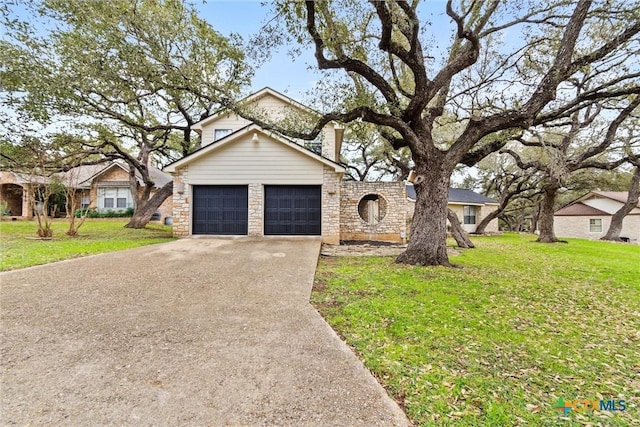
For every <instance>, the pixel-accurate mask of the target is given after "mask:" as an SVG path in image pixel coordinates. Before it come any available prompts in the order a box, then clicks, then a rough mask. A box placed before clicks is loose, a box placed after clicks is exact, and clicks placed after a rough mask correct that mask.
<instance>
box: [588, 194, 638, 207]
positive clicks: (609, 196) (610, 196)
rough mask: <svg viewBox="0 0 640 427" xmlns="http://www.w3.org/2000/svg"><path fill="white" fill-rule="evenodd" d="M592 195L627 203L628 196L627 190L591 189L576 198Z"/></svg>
mask: <svg viewBox="0 0 640 427" xmlns="http://www.w3.org/2000/svg"><path fill="white" fill-rule="evenodd" d="M593 195H596V196H600V197H604V198H606V199H611V200H615V201H616V202H620V203H627V199H628V198H629V192H628V191H592V192H590V193H587V194H585V195H584V196H582V197H581V198H580V199H578V200H585V199H588V198H589V197H590V196H593ZM637 207H638V208H640V201H638V205H637Z"/></svg>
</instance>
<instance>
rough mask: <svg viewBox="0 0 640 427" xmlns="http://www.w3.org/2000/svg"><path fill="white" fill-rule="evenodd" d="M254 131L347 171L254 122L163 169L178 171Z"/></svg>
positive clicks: (339, 169) (323, 162) (341, 171)
mask: <svg viewBox="0 0 640 427" xmlns="http://www.w3.org/2000/svg"><path fill="white" fill-rule="evenodd" d="M251 132H253V133H254V134H258V133H259V134H261V135H264V136H267V137H269V138H271V139H273V140H274V141H276V142H277V143H280V144H283V145H285V146H287V147H290V148H292V149H294V150H296V151H298V152H299V153H301V154H302V155H305V156H308V157H310V158H312V159H313V160H316V161H318V162H320V163H322V164H324V165H327V166H329V167H332V168H333V169H334V170H335V171H336V172H339V173H344V172H345V171H346V169H345V168H344V167H343V166H342V165H340V164H338V163H336V162H334V161H333V160H329V159H327V158H326V157H323V156H321V155H319V154H316V153H314V152H313V151H311V150H309V149H308V148H306V147H303V146H302V145H300V144H298V143H296V142H294V141H291V140H289V139H287V138H284V137H283V136H282V135H280V134H277V133H272V132H267V131H265V130H264V129H262V128H261V127H260V126H258V125H256V124H254V123H252V124H249V125H247V126H245V127H243V128H241V129H238V130H237V131H235V132H233V133H230V134H229V135H227V136H225V137H224V138H220V139H219V140H217V141H214V142H213V143H211V144H208V145H205V146H204V147H202V148H200V149H199V150H196V151H194V152H193V153H191V154H189V155H187V156H185V157H183V158H182V159H180V160H176V161H175V162H172V163H169V164H168V165H167V166H165V167H164V169H163V171H164V172H168V173H173V172H175V171H176V169H177V168H180V167H182V166H185V165H188V164H189V163H191V162H193V161H194V160H197V159H199V158H201V157H204V156H207V155H209V154H210V153H212V152H213V151H217V150H219V149H220V148H222V147H224V146H227V145H230V144H233V142H234V141H237V140H238V139H239V138H240V137H242V136H246V135H247V134H249V133H251Z"/></svg>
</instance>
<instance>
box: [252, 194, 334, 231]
mask: <svg viewBox="0 0 640 427" xmlns="http://www.w3.org/2000/svg"><path fill="white" fill-rule="evenodd" d="M264 193H265V203H264V234H266V235H312V236H319V235H320V234H321V232H322V216H321V210H322V193H321V191H320V186H319V185H267V186H265V188H264Z"/></svg>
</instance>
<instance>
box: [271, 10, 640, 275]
mask: <svg viewBox="0 0 640 427" xmlns="http://www.w3.org/2000/svg"><path fill="white" fill-rule="evenodd" d="M275 8H276V11H277V12H278V16H280V17H282V18H283V19H282V21H281V22H282V26H281V27H280V28H281V30H284V31H282V33H286V35H288V36H289V37H290V39H294V40H297V41H298V42H300V43H302V44H303V45H305V46H309V47H310V48H311V49H313V51H314V54H315V59H316V62H317V66H318V68H319V69H320V70H325V71H326V72H327V73H328V75H329V76H331V77H336V76H337V77H338V78H339V77H340V76H341V75H342V76H343V77H344V79H343V80H342V81H341V83H340V84H341V85H344V84H345V81H346V82H348V81H351V82H352V92H353V97H352V100H351V102H350V105H349V107H348V108H342V109H337V111H333V112H330V113H327V114H325V115H324V116H323V117H322V119H321V120H319V122H318V123H317V125H316V126H315V128H313V129H311V130H309V131H305V132H300V133H299V134H297V135H293V136H296V137H299V138H313V137H315V136H316V135H317V134H318V133H319V132H320V130H321V128H322V126H324V124H326V123H328V122H329V121H332V120H337V121H342V122H350V121H354V120H362V121H364V122H369V123H373V124H375V125H377V126H379V128H380V131H381V133H382V135H383V136H384V137H385V138H386V139H387V140H388V141H389V142H390V144H391V146H392V147H393V149H395V150H399V149H401V148H403V147H408V148H409V149H410V151H411V156H412V160H413V162H414V163H415V172H416V173H417V179H416V181H415V187H416V192H417V201H416V209H415V214H414V218H413V229H412V233H411V240H410V242H409V245H408V247H407V250H406V251H405V252H404V253H403V254H401V255H400V256H399V257H398V258H397V261H398V262H401V263H409V264H421V265H449V259H448V257H447V251H446V245H445V242H446V219H447V192H448V191H447V190H448V187H449V182H450V177H451V174H452V172H453V170H454V168H456V166H457V165H458V164H459V163H464V164H467V165H473V164H475V163H477V162H478V161H479V160H481V159H482V158H484V157H485V156H486V155H488V154H489V153H491V152H495V151H497V150H499V149H500V148H502V147H503V146H504V145H505V144H506V143H507V142H508V141H509V140H511V138H512V137H514V136H516V135H519V134H520V132H521V131H522V130H524V129H527V128H530V127H531V126H535V125H540V124H543V123H546V122H549V121H553V120H557V119H558V118H561V117H569V116H571V114H572V113H573V112H575V111H576V110H579V109H582V108H584V107H585V106H586V105H588V104H590V103H593V102H595V101H596V100H599V99H608V98H614V97H618V96H620V95H623V94H627V93H630V92H634V89H630V86H631V85H633V84H637V80H638V78H639V77H640V72H639V70H638V68H637V54H638V33H639V32H640V16H639V14H640V7H639V5H638V2H637V1H636V2H628V1H604V0H603V1H591V0H579V1H577V2H569V1H564V0H549V1H531V2H527V1H524V2H517V3H516V2H502V1H497V0H494V1H491V0H489V1H473V2H470V1H461V2H455V3H454V2H453V1H451V0H450V1H448V2H447V3H446V5H445V4H443V3H439V2H420V1H417V0H416V1H411V2H409V1H399V0H397V1H373V0H371V1H369V2H363V1H360V0H339V1H338V0H336V1H329V0H319V1H306V2H301V1H297V2H291V1H284V0H283V1H279V2H276V6H275ZM429 13H433V14H434V15H433V16H435V19H445V20H447V22H448V23H449V28H451V29H452V30H453V31H452V37H451V39H450V41H449V44H448V46H446V47H445V46H440V45H438V43H437V42H436V39H435V38H434V37H433V35H432V34H430V28H431V27H430V24H431V23H430V22H429V18H428V14H429ZM436 13H440V15H439V16H438V15H435V14H436ZM274 28H275V29H272V31H278V30H277V28H276V27H274ZM282 33H281V34H282ZM340 73H342V74H340ZM576 78H577V79H579V80H580V81H587V82H589V87H590V88H591V89H590V90H588V91H584V92H582V93H580V94H579V95H575V93H573V92H571V91H568V90H566V88H567V84H568V83H569V82H571V81H572V80H573V79H576ZM636 91H637V90H636ZM265 125H268V124H265ZM449 126H453V129H454V132H453V134H452V135H451V137H450V138H449V139H448V140H446V141H442V140H441V139H440V138H437V134H438V132H440V131H441V129H442V128H447V127H449ZM272 127H274V128H275V127H277V125H276V124H272ZM289 133H290V134H292V133H291V132H289Z"/></svg>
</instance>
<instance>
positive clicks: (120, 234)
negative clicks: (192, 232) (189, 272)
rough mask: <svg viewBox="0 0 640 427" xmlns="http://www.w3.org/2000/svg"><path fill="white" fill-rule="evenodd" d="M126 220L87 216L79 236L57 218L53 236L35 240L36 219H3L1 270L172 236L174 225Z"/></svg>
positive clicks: (162, 240) (131, 246)
mask: <svg viewBox="0 0 640 427" xmlns="http://www.w3.org/2000/svg"><path fill="white" fill-rule="evenodd" d="M125 224H126V222H125V221H118V220H111V221H104V220H87V221H86V222H85V223H84V225H83V226H82V227H81V228H80V236H78V237H69V236H67V235H66V234H65V232H66V231H67V229H68V227H69V224H68V222H66V221H65V220H55V221H54V223H53V240H33V239H32V238H35V237H36V230H37V225H36V223H35V222H33V221H14V222H8V221H3V222H0V248H1V251H0V252H1V254H2V256H1V257H0V271H5V270H13V269H16V268H24V267H29V266H33V265H38V264H46V263H48V262H53V261H60V260H63V259H69V258H77V257H80V256H85V255H92V254H98V253H102V252H111V251H120V250H123V249H130V248H135V247H138V246H144V245H150V244H152V243H161V242H167V241H170V240H173V237H172V236H171V227H168V226H164V225H148V226H147V228H145V229H142V230H134V229H130V228H124V225H125Z"/></svg>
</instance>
